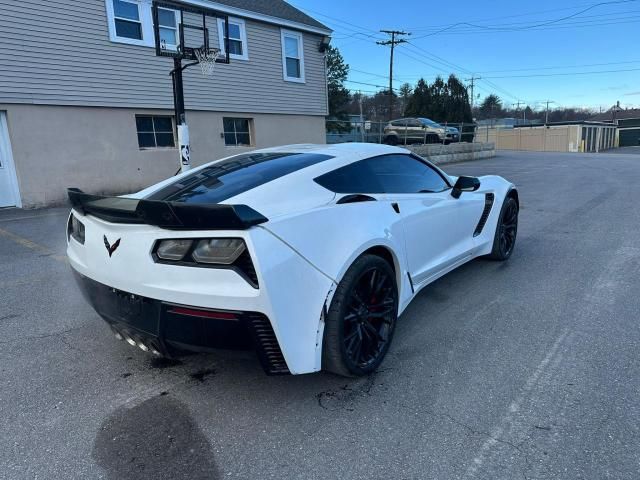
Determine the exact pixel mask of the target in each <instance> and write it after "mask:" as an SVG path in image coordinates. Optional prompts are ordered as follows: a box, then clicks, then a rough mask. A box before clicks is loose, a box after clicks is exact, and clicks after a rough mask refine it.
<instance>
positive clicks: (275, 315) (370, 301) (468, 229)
mask: <svg viewBox="0 0 640 480" xmlns="http://www.w3.org/2000/svg"><path fill="white" fill-rule="evenodd" d="M69 198H70V200H71V203H72V205H73V210H72V212H71V216H70V217H69V222H68V229H67V230H68V241H69V244H68V250H67V252H68V256H69V260H70V262H71V266H72V267H73V271H74V273H75V274H76V275H75V276H76V278H77V280H78V283H79V285H80V286H81V289H82V291H83V292H84V295H85V297H86V298H87V300H88V301H89V302H90V303H91V305H92V306H93V307H94V308H95V310H96V311H97V312H98V313H99V314H100V316H102V318H104V319H105V320H106V321H107V322H108V323H109V325H111V327H112V329H113V331H114V333H115V335H116V337H117V338H119V339H124V340H126V341H127V342H129V343H130V344H131V345H137V346H138V347H140V348H141V349H142V350H145V351H149V352H151V353H153V354H156V355H165V356H176V355H180V354H181V352H184V351H206V350H209V349H213V348H221V347H229V348H246V347H250V348H254V349H255V350H256V351H257V352H258V357H259V358H260V361H261V363H262V365H263V367H264V369H265V370H266V372H267V373H270V374H279V373H292V374H301V373H309V372H315V371H318V370H321V369H324V370H328V371H331V372H335V373H338V374H342V375H349V376H353V375H365V374H368V373H370V372H372V371H373V370H375V369H376V367H378V365H379V364H380V362H381V361H382V359H383V358H384V356H385V354H386V353H387V351H388V349H389V345H390V343H391V340H392V338H393V332H394V329H395V326H396V321H397V318H398V316H399V315H400V314H401V313H402V311H403V310H404V309H405V308H406V307H407V305H408V304H409V302H411V300H412V299H413V298H414V297H415V296H416V295H417V294H418V292H419V291H420V289H422V288H423V287H425V286H426V285H428V284H429V283H430V282H433V281H434V280H436V279H437V278H439V277H440V276H442V275H444V274H446V273H447V272H449V271H451V270H453V269H454V268H456V267H458V266H460V265H462V264H464V263H465V262H468V261H469V260H471V259H473V258H475V257H478V256H482V255H487V256H489V257H490V258H493V259H496V260H506V259H507V258H509V256H510V255H511V253H512V251H513V248H514V244H515V240H516V233H517V221H518V209H519V200H518V192H517V191H516V189H515V187H514V185H513V184H511V183H509V182H508V181H506V180H504V179H503V178H501V177H498V176H484V177H480V178H472V177H451V176H449V175H447V174H446V173H444V172H443V171H441V170H440V169H439V168H437V167H435V166H433V165H431V164H430V163H429V162H427V161H425V160H424V159H422V158H420V157H418V156H416V155H414V154H412V153H410V152H409V151H407V150H404V149H401V148H397V147H391V146H385V145H369V144H355V143H354V144H342V145H331V146H328V145H291V146H285V147H278V148H269V149H264V150H256V151H252V152H250V153H245V154H241V155H236V156H233V157H229V158H226V159H222V160H218V161H215V162H211V163H209V164H206V165H203V166H201V167H199V168H196V169H193V170H191V171H189V172H186V173H184V174H181V175H179V176H176V177H173V178H170V179H167V180H165V181H164V182H161V183H159V184H157V185H154V186H152V187H149V188H147V189H145V190H142V191H140V192H138V193H136V194H134V195H129V196H126V197H102V196H97V195H89V194H85V193H83V192H81V191H80V190H77V189H69Z"/></svg>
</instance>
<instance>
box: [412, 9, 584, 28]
mask: <svg viewBox="0 0 640 480" xmlns="http://www.w3.org/2000/svg"><path fill="white" fill-rule="evenodd" d="M587 5H592V3H581V4H577V5H573V6H570V7H561V8H553V9H549V10H536V11H532V12H523V13H516V14H512V15H503V16H500V17H485V18H480V19H476V20H469V21H471V22H485V21H489V20H502V19H505V18H518V17H528V16H530V15H531V16H534V15H539V14H542V13H552V12H561V11H567V10H574V9H576V8H582V7H584V6H587ZM448 25H451V24H440V25H432V27H434V28H437V27H445V26H448ZM411 30H412V31H420V30H421V29H420V27H417V28H411Z"/></svg>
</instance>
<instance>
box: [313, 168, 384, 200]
mask: <svg viewBox="0 0 640 480" xmlns="http://www.w3.org/2000/svg"><path fill="white" fill-rule="evenodd" d="M315 181H316V182H317V183H319V184H320V185H322V186H323V187H324V188H326V189H327V190H331V191H332V192H335V193H384V191H383V189H382V184H381V183H380V181H379V180H378V178H377V177H376V176H375V175H374V173H373V171H372V170H371V165H370V164H369V161H368V160H360V161H359V162H354V163H352V164H350V165H346V166H344V167H342V168H338V169H336V170H334V171H332V172H329V173H325V174H324V175H322V176H320V177H318V178H316V179H315Z"/></svg>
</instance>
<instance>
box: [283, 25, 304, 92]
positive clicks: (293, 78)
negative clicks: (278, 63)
mask: <svg viewBox="0 0 640 480" xmlns="http://www.w3.org/2000/svg"><path fill="white" fill-rule="evenodd" d="M282 70H283V73H284V79H285V80H287V81H289V82H301V83H302V82H304V55H303V43H302V34H301V33H298V32H291V31H288V30H282Z"/></svg>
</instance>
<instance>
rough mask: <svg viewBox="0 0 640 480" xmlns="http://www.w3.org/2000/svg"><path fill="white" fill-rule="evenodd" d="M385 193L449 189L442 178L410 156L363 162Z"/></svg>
mask: <svg viewBox="0 0 640 480" xmlns="http://www.w3.org/2000/svg"><path fill="white" fill-rule="evenodd" d="M365 161H366V162H370V168H371V170H372V172H373V174H374V175H375V177H376V178H378V179H379V182H380V183H381V184H382V188H383V189H384V191H385V193H429V192H441V191H443V190H446V189H447V188H449V185H448V184H447V182H446V181H445V180H444V179H443V178H442V176H441V175H440V174H439V173H438V172H436V171H435V170H434V169H433V168H431V167H430V166H429V165H427V164H426V163H424V162H423V161H421V160H419V159H417V158H415V157H412V156H410V155H402V154H400V155H383V156H381V157H376V158H371V159H368V160H365Z"/></svg>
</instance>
